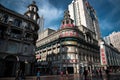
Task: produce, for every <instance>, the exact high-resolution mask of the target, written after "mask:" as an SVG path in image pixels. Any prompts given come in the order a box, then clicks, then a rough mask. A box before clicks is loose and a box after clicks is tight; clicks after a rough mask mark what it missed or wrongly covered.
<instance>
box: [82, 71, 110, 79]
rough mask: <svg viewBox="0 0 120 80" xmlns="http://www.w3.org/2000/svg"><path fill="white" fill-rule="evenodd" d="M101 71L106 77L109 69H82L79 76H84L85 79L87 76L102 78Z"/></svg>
mask: <svg viewBox="0 0 120 80" xmlns="http://www.w3.org/2000/svg"><path fill="white" fill-rule="evenodd" d="M103 73H104V74H105V75H106V77H109V70H108V69H106V70H102V69H96V70H91V71H90V70H86V69H84V70H83V72H82V73H81V76H82V77H84V79H85V80H87V78H88V77H92V76H94V77H99V78H103Z"/></svg>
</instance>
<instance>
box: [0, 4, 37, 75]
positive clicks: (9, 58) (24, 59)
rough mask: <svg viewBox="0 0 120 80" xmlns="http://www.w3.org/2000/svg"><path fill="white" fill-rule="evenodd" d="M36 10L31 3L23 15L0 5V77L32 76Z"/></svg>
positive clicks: (34, 5)
mask: <svg viewBox="0 0 120 80" xmlns="http://www.w3.org/2000/svg"><path fill="white" fill-rule="evenodd" d="M37 11H38V8H37V6H36V4H35V2H33V3H32V4H30V5H29V6H28V11H27V12H26V13H25V15H21V14H19V13H17V12H15V11H12V10H10V9H7V8H5V7H4V6H3V5H0V76H2V77H6V76H7V77H13V76H16V72H17V71H18V69H21V70H22V72H23V74H26V75H33V74H34V69H33V68H34V60H35V57H34V53H35V43H36V40H37V38H38V34H37V31H38V29H39V26H38V24H39V23H37V21H38V20H39V15H38V14H37Z"/></svg>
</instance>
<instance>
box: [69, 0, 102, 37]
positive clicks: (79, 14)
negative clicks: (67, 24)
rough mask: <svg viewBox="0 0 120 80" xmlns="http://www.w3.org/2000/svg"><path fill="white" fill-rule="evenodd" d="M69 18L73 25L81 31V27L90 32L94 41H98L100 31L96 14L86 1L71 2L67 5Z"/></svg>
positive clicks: (76, 0)
mask: <svg viewBox="0 0 120 80" xmlns="http://www.w3.org/2000/svg"><path fill="white" fill-rule="evenodd" d="M68 10H69V12H70V15H71V18H72V19H73V20H74V24H75V25H76V26H78V27H79V30H81V31H83V30H82V26H84V27H86V28H88V29H89V30H91V31H92V32H93V33H94V34H93V35H94V36H95V39H100V30H99V24H98V19H97V16H96V12H95V10H94V9H93V7H92V6H91V5H90V4H89V2H88V1H87V0H73V1H72V3H71V4H69V5H68Z"/></svg>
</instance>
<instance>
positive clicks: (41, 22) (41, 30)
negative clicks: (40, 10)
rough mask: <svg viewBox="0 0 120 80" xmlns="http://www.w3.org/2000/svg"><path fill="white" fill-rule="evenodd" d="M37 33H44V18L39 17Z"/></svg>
mask: <svg viewBox="0 0 120 80" xmlns="http://www.w3.org/2000/svg"><path fill="white" fill-rule="evenodd" d="M39 21H40V22H39V31H38V32H39V33H41V32H43V31H44V17H43V16H40V20H39Z"/></svg>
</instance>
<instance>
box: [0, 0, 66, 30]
mask: <svg viewBox="0 0 120 80" xmlns="http://www.w3.org/2000/svg"><path fill="white" fill-rule="evenodd" d="M32 1H33V0H0V3H2V4H3V5H5V7H7V8H9V9H11V10H14V11H16V12H18V13H20V14H24V13H25V12H26V10H27V6H28V5H29V4H31V3H32ZM35 1H36V5H37V6H38V8H39V12H38V13H39V15H40V16H43V17H44V20H45V21H44V26H45V28H47V27H52V28H53V26H54V27H55V29H57V28H56V26H55V25H58V22H57V21H58V20H59V19H61V17H63V12H64V10H63V9H61V8H56V7H55V6H53V4H51V3H50V2H49V0H35ZM56 23H57V24H56ZM60 23H61V22H59V24H60ZM57 27H59V26H57Z"/></svg>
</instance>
